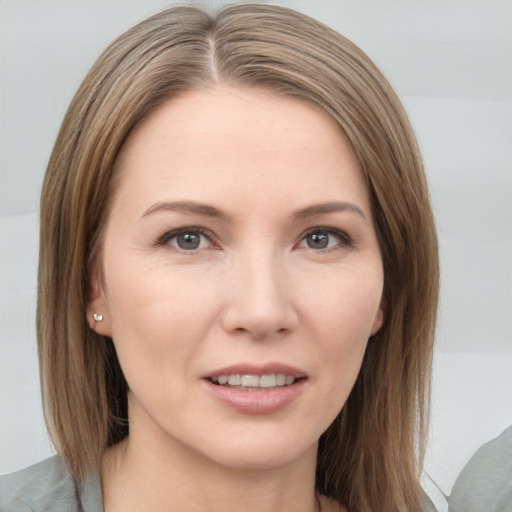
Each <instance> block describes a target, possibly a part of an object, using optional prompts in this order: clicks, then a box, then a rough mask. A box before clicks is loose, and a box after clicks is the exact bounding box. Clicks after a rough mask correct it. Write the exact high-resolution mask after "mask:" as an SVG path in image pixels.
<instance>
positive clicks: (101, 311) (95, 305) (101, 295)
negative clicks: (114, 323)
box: [86, 265, 112, 337]
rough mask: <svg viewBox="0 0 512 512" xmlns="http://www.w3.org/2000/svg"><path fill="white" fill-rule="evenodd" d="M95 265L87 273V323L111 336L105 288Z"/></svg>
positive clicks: (97, 330) (95, 329) (99, 331)
mask: <svg viewBox="0 0 512 512" xmlns="http://www.w3.org/2000/svg"><path fill="white" fill-rule="evenodd" d="M102 281H103V280H102V278H101V275H100V273H99V272H98V269H97V267H96V265H94V266H93V268H92V270H91V273H90V275H89V300H88V302H87V311H86V314H87V323H88V324H89V327H90V328H91V329H92V330H93V331H95V332H97V333H98V334H101V335H102V336H108V337H112V329H111V318H110V313H109V309H108V303H107V299H106V296H105V288H104V285H103V282H102Z"/></svg>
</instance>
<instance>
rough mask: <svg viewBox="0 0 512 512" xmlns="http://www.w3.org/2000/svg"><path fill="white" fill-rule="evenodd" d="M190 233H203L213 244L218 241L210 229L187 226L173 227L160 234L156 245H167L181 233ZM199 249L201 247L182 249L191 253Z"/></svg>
mask: <svg viewBox="0 0 512 512" xmlns="http://www.w3.org/2000/svg"><path fill="white" fill-rule="evenodd" d="M189 233H190V234H192V233H193V234H198V235H201V236H203V237H205V238H207V239H208V241H209V242H210V243H212V244H216V242H217V237H216V236H215V235H214V234H213V233H212V232H211V231H210V230H208V229H205V228H202V227H196V226H187V227H183V228H179V229H173V230H172V231H167V232H165V233H164V234H163V235H161V236H159V237H158V238H157V239H156V241H155V243H154V245H156V246H157V247H162V246H165V245H167V244H169V242H170V241H171V240H173V239H174V238H177V237H178V236H180V235H185V234H189ZM178 250H179V249H178ZM198 250H199V249H195V250H194V249H192V250H189V251H187V250H185V249H182V251H183V252H185V253H190V254H193V253H194V252H196V251H198Z"/></svg>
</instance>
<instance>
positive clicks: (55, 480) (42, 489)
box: [0, 456, 78, 512]
mask: <svg viewBox="0 0 512 512" xmlns="http://www.w3.org/2000/svg"><path fill="white" fill-rule="evenodd" d="M50 511H51V512H60V511H62V512H64V511H65V512H75V511H76V512H78V497H77V488H76V485H75V482H74V480H73V477H72V476H71V473H70V472H69V471H68V469H67V468H66V466H65V465H64V464H63V463H62V461H61V460H60V458H59V457H57V456H55V457H51V458H49V459H46V460H44V461H42V462H39V463H37V464H35V465H33V466H30V467H28V468H26V469H23V470H21V471H17V472H16V473H12V474H10V475H4V476H1V477H0V512H50Z"/></svg>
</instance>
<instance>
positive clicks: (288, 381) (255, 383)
mask: <svg viewBox="0 0 512 512" xmlns="http://www.w3.org/2000/svg"><path fill="white" fill-rule="evenodd" d="M304 378H305V377H296V376H295V375H289V374H286V373H269V374H263V375H257V374H238V373H232V374H225V375H218V376H216V377H208V379H207V380H209V381H210V382H211V383H212V384H214V385H216V386H220V387H224V388H234V389H238V390H240V391H263V390H269V391H270V390H272V389H279V388H284V387H287V386H291V385H292V384H294V383H295V382H297V381H299V380H303V379H304Z"/></svg>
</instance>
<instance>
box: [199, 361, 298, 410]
mask: <svg viewBox="0 0 512 512" xmlns="http://www.w3.org/2000/svg"><path fill="white" fill-rule="evenodd" d="M273 373H276V374H277V373H284V374H286V375H291V376H293V377H295V379H298V380H296V381H295V382H294V383H293V384H290V385H289V386H282V387H278V388H273V389H265V388H261V389H259V390H257V391H246V390H241V389H236V388H230V387H223V386H218V385H216V384H214V383H213V382H211V380H210V379H212V378H218V377H219V376H221V375H233V374H236V375H260V376H261V375H270V374H273ZM202 382H203V383H204V385H205V387H206V389H207V391H208V392H209V393H211V395H212V396H213V398H214V399H215V400H218V401H219V402H220V403H222V404H223V405H224V406H227V407H228V408H229V409H232V410H234V411H236V412H239V413H242V414H251V415H263V414H273V413H276V412H278V411H281V410H283V409H285V408H286V407H287V406H289V405H291V404H292V402H294V401H295V400H296V399H297V398H299V396H300V395H301V393H302V392H303V390H304V386H305V383H306V382H307V374H306V372H304V371H303V370H301V369H299V368H296V367H293V366H289V365H286V364H281V363H269V364H265V365H261V366H260V365H252V364H236V365H232V366H226V367H224V368H221V369H218V370H215V371H213V372H211V373H208V374H207V375H205V376H204V377H203V378H202Z"/></svg>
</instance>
